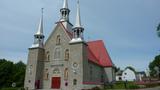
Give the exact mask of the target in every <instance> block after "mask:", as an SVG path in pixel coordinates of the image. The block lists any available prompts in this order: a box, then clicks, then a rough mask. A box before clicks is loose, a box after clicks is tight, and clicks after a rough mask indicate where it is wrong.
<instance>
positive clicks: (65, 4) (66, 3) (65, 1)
mask: <svg viewBox="0 0 160 90" xmlns="http://www.w3.org/2000/svg"><path fill="white" fill-rule="evenodd" d="M63 8H68V0H64V3H63Z"/></svg>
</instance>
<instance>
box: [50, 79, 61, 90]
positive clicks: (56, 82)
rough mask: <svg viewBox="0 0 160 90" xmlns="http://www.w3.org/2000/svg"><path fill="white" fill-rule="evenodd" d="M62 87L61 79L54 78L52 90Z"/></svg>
mask: <svg viewBox="0 0 160 90" xmlns="http://www.w3.org/2000/svg"><path fill="white" fill-rule="evenodd" d="M60 87H61V77H52V81H51V88H53V89H60Z"/></svg>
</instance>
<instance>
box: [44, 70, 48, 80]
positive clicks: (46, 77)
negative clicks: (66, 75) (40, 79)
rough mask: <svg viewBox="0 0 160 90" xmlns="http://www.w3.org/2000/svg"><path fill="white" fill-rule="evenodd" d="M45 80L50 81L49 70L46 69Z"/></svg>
mask: <svg viewBox="0 0 160 90" xmlns="http://www.w3.org/2000/svg"><path fill="white" fill-rule="evenodd" d="M44 79H45V80H48V79H49V72H48V69H45V71H44Z"/></svg>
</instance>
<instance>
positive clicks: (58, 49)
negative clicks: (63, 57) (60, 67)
mask: <svg viewBox="0 0 160 90" xmlns="http://www.w3.org/2000/svg"><path fill="white" fill-rule="evenodd" d="M60 54H61V52H60V48H56V49H55V53H54V59H60Z"/></svg>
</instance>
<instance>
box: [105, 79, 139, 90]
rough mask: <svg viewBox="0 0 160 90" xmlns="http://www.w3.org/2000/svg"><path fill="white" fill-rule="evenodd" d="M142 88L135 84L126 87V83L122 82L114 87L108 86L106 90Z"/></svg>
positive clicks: (130, 83) (128, 84) (127, 84)
mask: <svg viewBox="0 0 160 90" xmlns="http://www.w3.org/2000/svg"><path fill="white" fill-rule="evenodd" d="M138 88H140V87H139V86H138V85H136V84H135V83H134V82H127V83H126V85H125V82H123V81H120V82H116V83H115V84H113V85H106V86H105V89H138Z"/></svg>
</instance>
